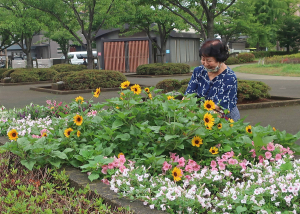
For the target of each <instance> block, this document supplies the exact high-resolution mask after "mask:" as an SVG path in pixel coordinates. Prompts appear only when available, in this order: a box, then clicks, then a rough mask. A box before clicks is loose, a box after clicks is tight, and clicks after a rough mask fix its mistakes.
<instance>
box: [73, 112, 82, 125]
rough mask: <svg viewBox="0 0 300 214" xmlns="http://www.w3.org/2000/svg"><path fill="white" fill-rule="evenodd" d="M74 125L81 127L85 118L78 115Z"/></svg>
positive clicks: (75, 117)
mask: <svg viewBox="0 0 300 214" xmlns="http://www.w3.org/2000/svg"><path fill="white" fill-rule="evenodd" d="M73 118H74V120H73V121H74V123H75V124H76V125H77V126H81V124H82V122H83V118H82V116H80V115H79V114H76V115H75V116H74V117H73Z"/></svg>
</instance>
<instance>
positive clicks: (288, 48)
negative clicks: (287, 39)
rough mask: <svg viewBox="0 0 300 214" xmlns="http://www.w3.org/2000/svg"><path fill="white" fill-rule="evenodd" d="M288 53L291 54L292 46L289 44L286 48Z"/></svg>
mask: <svg viewBox="0 0 300 214" xmlns="http://www.w3.org/2000/svg"><path fill="white" fill-rule="evenodd" d="M286 52H287V54H289V53H290V45H289V44H288V45H287V46H286Z"/></svg>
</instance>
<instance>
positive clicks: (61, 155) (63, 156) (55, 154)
mask: <svg viewBox="0 0 300 214" xmlns="http://www.w3.org/2000/svg"><path fill="white" fill-rule="evenodd" d="M50 156H51V157H58V158H60V159H68V157H67V155H66V154H65V153H63V152H60V151H52V152H51V153H50Z"/></svg>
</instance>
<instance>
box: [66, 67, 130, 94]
mask: <svg viewBox="0 0 300 214" xmlns="http://www.w3.org/2000/svg"><path fill="white" fill-rule="evenodd" d="M126 80H127V79H126V77H125V75H124V74H122V73H120V72H119V71H108V70H107V71H106V70H101V71H98V70H83V71H78V72H72V73H70V74H69V75H68V76H66V77H63V79H62V81H64V83H65V89H66V90H81V89H96V88H98V87H101V88H114V87H119V86H120V85H121V83H122V82H124V81H126Z"/></svg>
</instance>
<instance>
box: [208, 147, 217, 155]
mask: <svg viewBox="0 0 300 214" xmlns="http://www.w3.org/2000/svg"><path fill="white" fill-rule="evenodd" d="M209 152H210V153H212V154H213V155H216V154H218V153H219V149H218V148H216V147H210V150H209Z"/></svg>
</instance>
